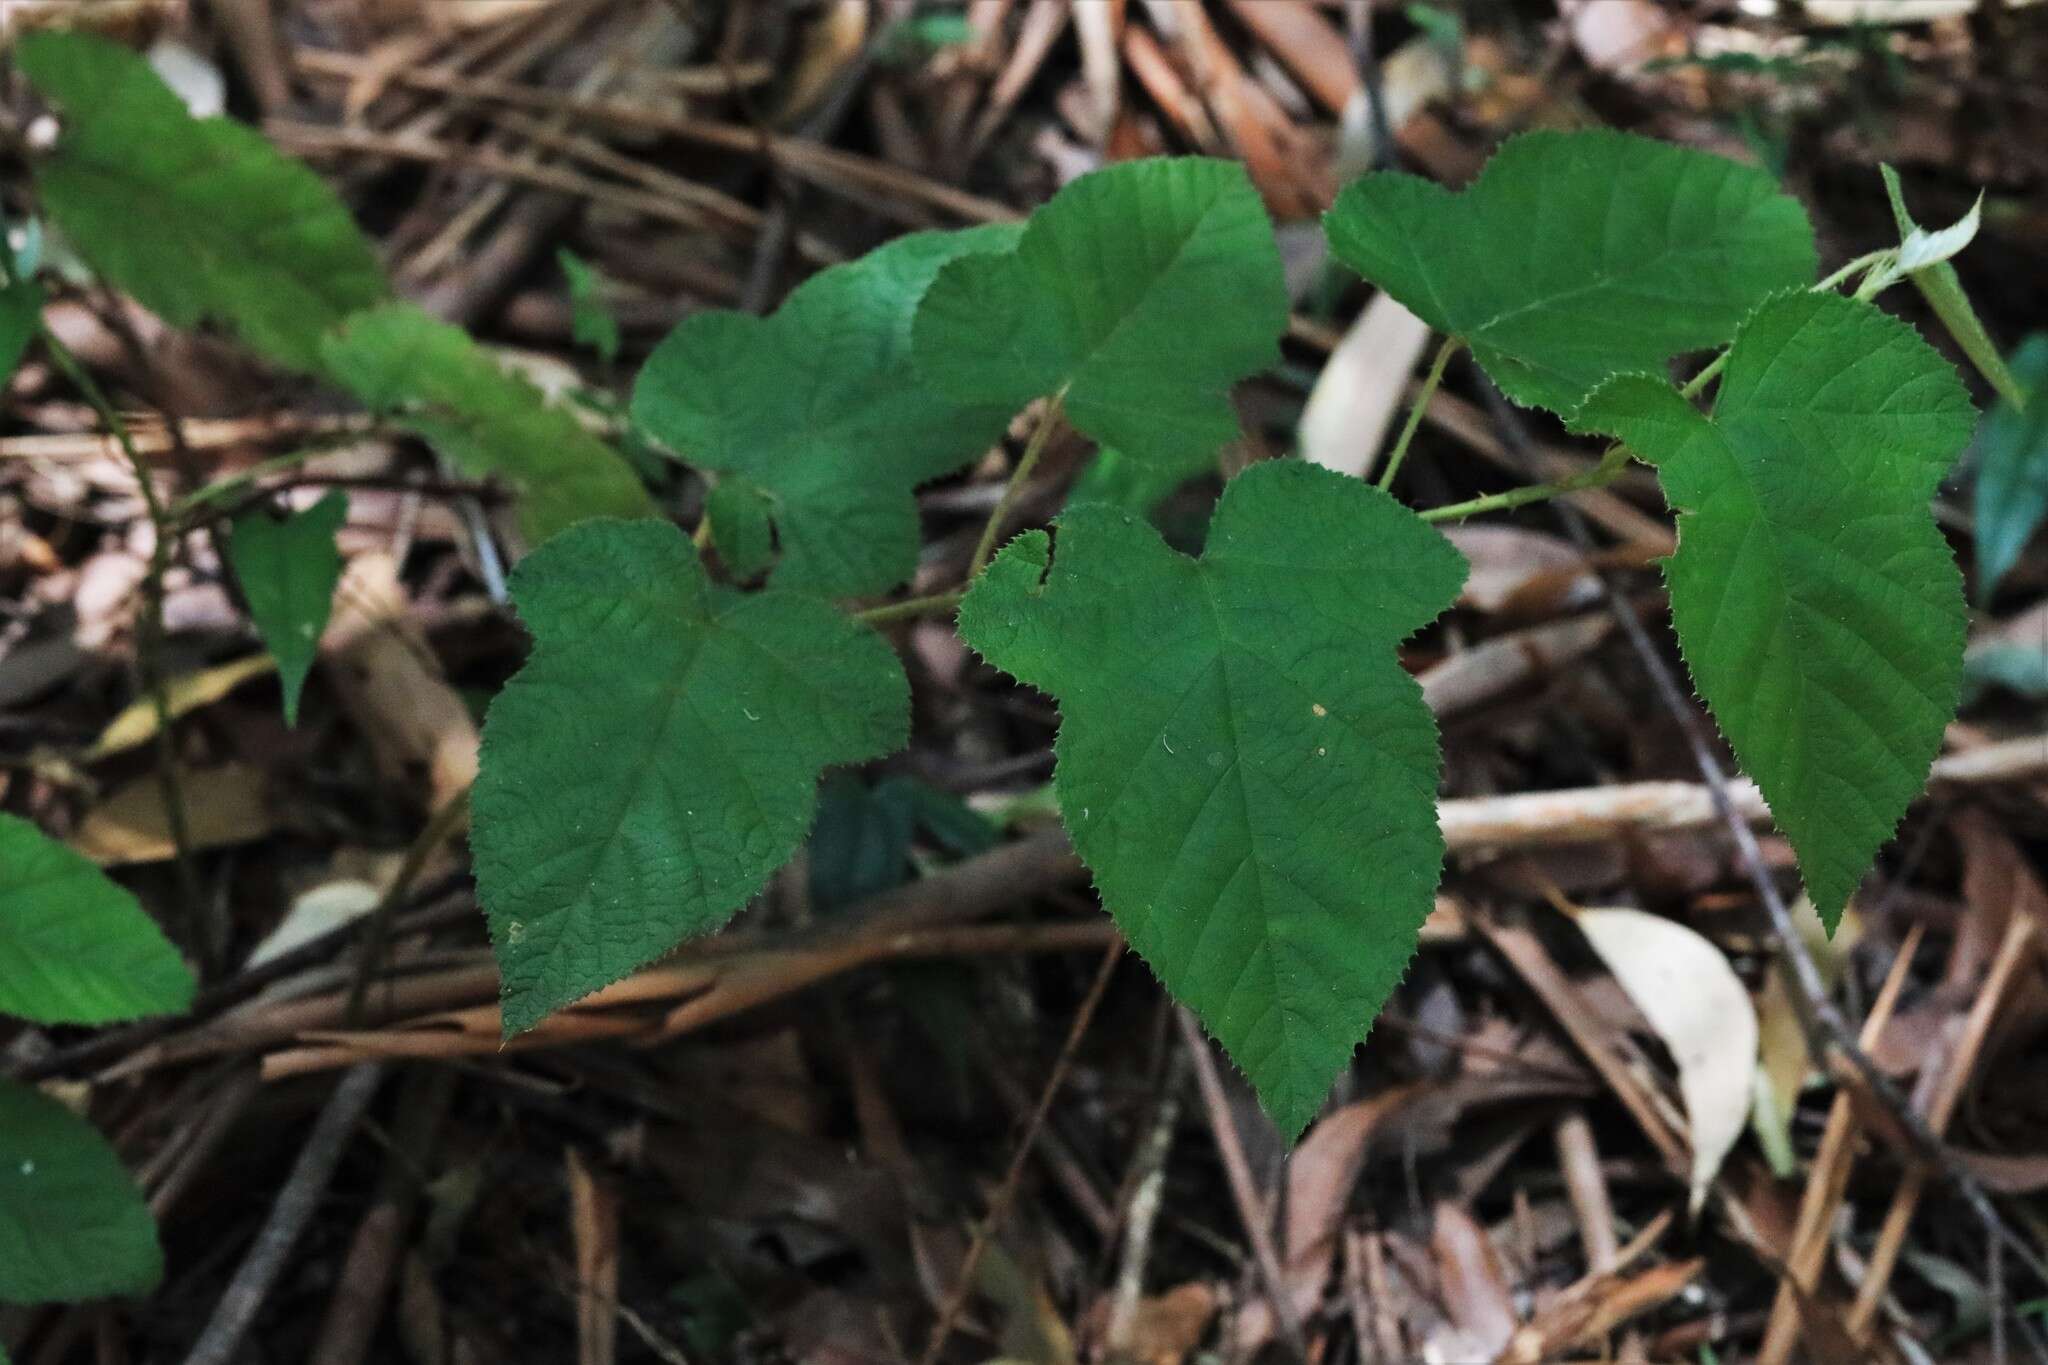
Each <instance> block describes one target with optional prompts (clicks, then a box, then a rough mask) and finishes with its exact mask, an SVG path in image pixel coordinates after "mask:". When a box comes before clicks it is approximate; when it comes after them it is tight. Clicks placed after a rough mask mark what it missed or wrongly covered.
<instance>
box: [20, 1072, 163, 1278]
mask: <svg viewBox="0 0 2048 1365" xmlns="http://www.w3.org/2000/svg"><path fill="white" fill-rule="evenodd" d="M162 1278H163V1251H162V1249H161V1248H160V1247H159V1246H158V1245H157V1239H156V1221H155V1220H154V1219H153V1218H151V1217H150V1213H149V1206H148V1205H147V1204H145V1203H144V1202H143V1200H142V1192H141V1191H140V1190H138V1189H137V1188H136V1187H135V1182H134V1181H133V1180H132V1179H130V1178H129V1175H128V1172H127V1170H126V1169H125V1168H123V1167H122V1165H121V1159H120V1158H119V1157H118V1156H116V1155H115V1154H114V1149H113V1148H112V1147H109V1146H108V1145H107V1142H106V1139H105V1138H102V1137H101V1136H100V1135H99V1133H98V1132H97V1131H96V1130H95V1129H94V1128H93V1126H92V1125H91V1124H89V1123H87V1122H86V1121H85V1120H84V1119H81V1118H79V1117H78V1116H77V1115H75V1114H73V1113H72V1112H71V1111H70V1110H69V1109H66V1108H65V1107H64V1106H63V1105H61V1104H59V1103H57V1101H55V1100H53V1099H50V1098H49V1097H47V1096H45V1095H43V1094H41V1093H40V1092H38V1091H36V1090H33V1089H31V1088H29V1087H28V1086H23V1085H12V1084H9V1083H8V1082H5V1081H0V1301H4V1302H10V1303H75V1302H77V1301H79V1300H81V1299H98V1298H106V1297H109V1296H111V1295H116V1294H146V1293H148V1292H149V1291H150V1290H152V1289H154V1288H156V1285H157V1281H159V1280H160V1279H162Z"/></svg>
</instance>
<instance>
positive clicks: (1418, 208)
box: [1323, 131, 1814, 413]
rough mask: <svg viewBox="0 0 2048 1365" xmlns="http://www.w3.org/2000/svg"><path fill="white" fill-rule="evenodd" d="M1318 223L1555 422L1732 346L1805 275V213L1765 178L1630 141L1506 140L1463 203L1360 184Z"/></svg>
mask: <svg viewBox="0 0 2048 1365" xmlns="http://www.w3.org/2000/svg"><path fill="white" fill-rule="evenodd" d="M1323 222H1324V226H1325V228H1326V230H1327V231H1328V233H1329V237H1330V249H1331V250H1332V251H1334V252H1336V254H1337V255H1338V256H1339V257H1341V258H1342V259H1343V260H1344V261H1345V262H1346V263H1347V264H1349V265H1350V266H1351V267H1352V268H1353V269H1354V270H1356V271H1358V273H1359V274H1361V275H1363V276H1364V277H1365V278H1366V279H1368V280H1370V281H1371V282H1372V283H1374V284H1376V285H1378V286H1380V287H1381V288H1382V289H1385V290H1386V291H1387V292H1388V293H1390V294H1392V295H1393V296H1394V297H1395V298H1397V299H1399V300H1400V301H1401V302H1402V303H1404V304H1406V305H1407V306H1408V307H1409V308H1410V309H1412V310H1414V312H1415V313H1416V315H1417V316H1419V317H1421V318H1422V319H1423V321H1425V322H1427V323H1428V324H1429V325H1430V326H1432V327H1434V328H1436V329H1437V330H1438V331H1440V332H1446V333H1449V334H1451V335H1453V336H1457V337H1461V338H1463V339H1464V341H1465V342H1466V344H1467V345H1469V346H1470V347H1471V348H1472V354H1473V356H1474V357H1475V358H1476V359H1477V360H1478V361H1479V363H1480V364H1481V365H1482V366H1484V367H1485V369H1486V372H1487V374H1489V375H1491V376H1492V378H1493V381H1494V382H1495V383H1496V384H1498V385H1499V386H1500V388H1501V391H1502V392H1503V393H1505V394H1506V395H1507V396H1508V397H1510V398H1512V399H1514V400H1515V401H1516V402H1518V403H1524V404H1528V405H1531V406H1534V407H1543V408H1549V409H1550V410H1552V411H1553V412H1562V413H1569V412H1571V411H1572V410H1573V409H1574V408H1576V407H1577V406H1578V404H1579V400H1580V399H1581V398H1583V397H1584V396H1585V395H1586V393H1587V391H1588V390H1590V389H1592V388H1593V387H1594V386H1595V385H1596V384H1598V383H1599V382H1600V381H1601V380H1603V379H1605V378H1607V377H1608V376H1609V375H1611V374H1617V373H1621V372H1624V371H1631V370H1648V369H1655V368H1659V367H1661V366H1663V365H1664V364H1665V363H1666V362H1667V361H1669V360H1670V359H1671V357H1673V356H1675V355H1678V354H1679V353H1681V352H1684V351H1691V350H1697V349H1699V348H1701V347H1705V346H1712V345H1717V344H1719V343H1721V342H1724V341H1726V340H1727V339H1728V338H1729V337H1730V336H1732V335H1733V334H1734V332H1735V328H1736V327H1737V325H1738V324H1740V323H1741V321H1742V319H1743V317H1744V316H1745V315H1746V314H1748V312H1749V311H1750V309H1752V308H1754V307H1755V306H1756V305H1757V304H1758V303H1760V302H1762V301H1763V299H1764V298H1765V296H1766V295H1769V294H1771V293H1773V292H1774V291H1776V290H1780V289H1784V288H1788V287H1792V286H1797V285H1803V284H1807V283H1809V282H1810V281H1811V280H1812V279H1813V271H1814V251H1813V230H1812V228H1811V227H1809V226H1808V224H1807V221H1806V214H1805V212H1804V211H1803V210H1802V209H1801V208H1800V207H1799V204H1798V202H1797V201H1795V200H1793V199H1791V198H1789V197H1787V196H1786V195H1784V194H1781V193H1779V192H1778V188H1777V186H1776V185H1775V184H1774V183H1773V182H1772V180H1771V178H1770V177H1769V176H1768V175H1766V174H1765V173H1763V172H1762V171H1759V170H1756V169H1754V168H1753V167H1748V166H1739V165H1737V164H1736V163H1734V162H1732V161H1725V160H1723V159H1722V158H1720V157H1717V156H1710V155H1708V154H1706V153H1704V152H1696V151H1691V150H1689V149H1686V148H1683V147H1674V146H1670V145H1667V144H1665V143H1661V142H1651V141H1649V140H1648V139H1645V138H1639V137H1633V136H1630V135H1628V134H1626V133H1615V132H1605V131H1595V132H1577V133H1551V132H1543V133H1528V134H1525V135H1523V136H1521V137H1517V138H1513V139H1511V140H1510V141H1509V142H1508V143H1507V144H1506V145H1505V146H1503V147H1502V148H1501V149H1500V151H1499V152H1498V153H1497V154H1496V155H1495V156H1494V157H1493V159H1492V160H1491V161H1488V162H1487V163H1486V169H1485V170H1484V171H1482V172H1481V173H1480V175H1479V179H1478V180H1476V181H1474V182H1473V184H1472V186H1471V188H1470V189H1467V190H1466V191H1465V192H1463V193H1462V194H1453V193H1451V192H1450V191H1448V190H1446V189H1443V188H1442V187H1441V186H1438V185H1435V184H1432V183H1431V182H1429V181H1427V180H1421V179H1418V178H1417V177H1415V176H1412V175H1400V174H1376V175H1368V176H1366V177H1365V178H1364V179H1362V180H1359V181H1358V182H1357V183H1356V184H1353V185H1352V186H1351V187H1350V188H1349V189H1347V190H1345V191H1344V192H1343V194H1341V195H1339V196H1338V198H1337V205H1336V207H1335V208H1333V209H1331V210H1330V212H1329V214H1328V215H1326V216H1325V218H1324V220H1323Z"/></svg>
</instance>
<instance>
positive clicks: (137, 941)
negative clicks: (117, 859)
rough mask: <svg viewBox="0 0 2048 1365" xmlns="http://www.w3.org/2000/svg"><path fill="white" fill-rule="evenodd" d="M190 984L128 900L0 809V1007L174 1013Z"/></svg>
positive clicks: (75, 1018)
mask: <svg viewBox="0 0 2048 1365" xmlns="http://www.w3.org/2000/svg"><path fill="white" fill-rule="evenodd" d="M192 990H193V983H192V973H191V972H190V971H189V970H187V968H186V966H185V963H184V960H183V959H182V958H180V957H179V956H178V951H177V949H175V948H173V947H172V946H171V944H170V941H169V940H168V939H166V938H165V937H164V935H163V931H162V930H160V929H158V928H157V926H156V922H155V921H154V920H152V919H151V918H150V917H149V916H148V915H147V914H145V913H144V912H143V909H142V907H141V906H140V905H138V904H137V903H136V900H135V897H133V896H131V895H130V894H128V892H127V891H125V890H124V889H122V888H121V887H120V886H118V885H116V884H115V883H114V882H113V881H111V880H109V879H108V877H107V875H106V874H105V873H104V872H102V871H100V870H99V868H97V867H95V866H93V864H92V863H91V862H89V861H88V860H87V859H86V858H84V857H83V856H81V855H80V854H78V853H75V852H73V851H72V850H71V849H69V848H67V847H65V846H64V845H63V844H60V843H58V842H57V841H56V840H55V839H52V838H50V837H49V836H48V835H46V834H44V833H43V832H42V831H41V830H39V829H37V828H36V827H35V826H34V825H32V824H30V823H29V822H28V821H26V820H22V819H20V818H18V817H16V816H12V815H6V814H0V1013H4V1014H13V1015H19V1016H20V1017H21V1018H23V1019H27V1020H30V1021H31V1022H33V1023H38V1024H110V1023H115V1022H117V1021H119V1020H124V1019H136V1018H140V1017H142V1016H143V1015H150V1014H176V1013H178V1012H179V1011H181V1010H183V1009H185V1008H186V1007H187V1006H189V1005H190V1004H191V1003H192ZM0 1260H4V1257H0Z"/></svg>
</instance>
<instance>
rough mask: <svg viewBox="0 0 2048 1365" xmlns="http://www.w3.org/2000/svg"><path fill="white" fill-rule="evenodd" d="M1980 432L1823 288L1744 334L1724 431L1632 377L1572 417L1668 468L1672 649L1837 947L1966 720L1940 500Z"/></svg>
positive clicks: (1932, 377) (1953, 381) (1942, 379)
mask: <svg viewBox="0 0 2048 1365" xmlns="http://www.w3.org/2000/svg"><path fill="white" fill-rule="evenodd" d="M1971 418H1972V412H1971V407H1970V397H1969V394H1968V393H1967V392H1966V391H1965V390H1964V389H1963V386H1962V384H1961V382H1960V381H1959V380H1958V379H1957V378H1956V374H1955V371H1954V369H1953V368H1951V367H1950V365H1949V364H1948V362H1947V361H1945V360H1943V359H1942V358H1941V356H1940V355H1938V354H1937V353H1936V352H1935V350H1934V349H1933V348H1932V347H1931V346H1929V345H1928V344H1927V343H1926V342H1924V341H1922V340H1921V339H1920V337H1919V336H1918V335H1917V334H1916V333H1914V331H1913V330H1912V329H1911V328H1909V327H1907V326H1906V325H1905V324H1904V323H1902V322H1899V321H1898V320H1896V319H1894V318H1892V317H1889V316H1887V315H1886V314H1884V313H1882V312H1880V311H1879V310H1878V309H1876V308H1875V307H1873V306H1872V305H1870V304H1867V303H1859V302H1856V301H1853V300H1850V299H1845V298H1842V297H1840V296H1839V295H1835V294H1811V293H1802V294H1793V295H1786V296H1783V297H1780V298H1776V299H1773V300H1771V301H1770V302H1769V303H1767V304H1765V305H1764V306H1763V307H1762V308H1760V309H1758V310H1757V312H1756V314H1755V315H1754V316H1753V317H1751V318H1750V319H1749V321H1747V322H1745V323H1744V324H1743V325H1742V329H1741V331H1740V332H1738V333H1737V335H1736V339H1735V345H1734V347H1733V349H1731V350H1730V352H1729V354H1728V367H1727V369H1726V371H1725V372H1724V373H1723V375H1722V377H1721V387H1720V390H1719V393H1718V395H1717V396H1716V399H1715V403H1714V413H1713V416H1712V417H1708V416H1707V415H1706V414H1704V413H1702V412H1701V411H1700V410H1699V409H1697V408H1695V407H1693V406H1692V404H1690V403H1688V402H1687V401H1686V400H1685V399H1683V398H1682V397H1680V396H1679V394H1678V392H1677V390H1675V389H1673V388H1672V387H1671V386H1670V385H1669V384H1667V383H1665V382H1664V381H1663V380H1661V379H1653V378H1650V377H1648V376H1643V375H1635V376H1623V377H1621V378H1618V379H1614V380H1612V381H1610V382H1608V383H1607V384H1605V385H1603V386H1602V387H1601V388H1600V389H1598V390H1597V391H1595V392H1594V393H1593V395H1592V396H1591V397H1590V398H1588V399H1587V401H1586V405H1585V407H1584V408H1583V409H1582V410H1581V411H1580V413H1579V415H1578V418H1577V422H1578V424H1579V425H1580V426H1581V427H1582V428H1583V429H1586V430H1589V431H1598V432H1604V433H1606V434H1608V435H1612V436H1618V437H1620V438H1621V439H1622V440H1624V441H1626V442H1627V443H1628V444H1629V446H1630V447H1631V448H1632V449H1634V450H1635V451H1637V452H1638V453H1639V454H1641V455H1642V457H1643V458H1644V459H1646V460H1648V461H1650V463H1652V464H1654V465H1656V466H1657V473H1658V477H1659V479H1660V480H1661V481H1662V483H1663V485H1664V494H1665V497H1666V498H1668V499H1669V500H1670V502H1671V505H1672V506H1673V507H1675V508H1677V509H1678V512H1679V518H1678V553H1677V554H1675V555H1674V556H1672V558H1671V559H1670V560H1668V561H1667V562H1666V564H1665V567H1664V576H1665V579H1666V581H1667V582H1668V583H1669V584H1670V588H1671V619H1672V624H1673V625H1674V626H1676V627H1677V630H1678V642H1679V645H1680V647H1681V648H1682V649H1683V651H1684V653H1685V658H1686V662H1687V664H1688V665H1690V667H1691V669H1692V676H1693V681H1694V682H1695V683H1697V684H1698V686H1699V689H1700V693H1701V695H1702V696H1704V697H1705V698H1706V701H1707V706H1708V707H1709V708H1710V709H1711V710H1712V711H1713V713H1714V718H1715V719H1716V720H1717V721H1718V722H1719V723H1720V726H1721V730H1722V732H1723V733H1724V734H1726V735H1727V736H1728V742H1729V744H1731V745H1732V746H1733V747H1734V749H1735V755H1736V757H1737V758H1738V759H1740V760H1741V762H1742V766H1743V769H1744V770H1745V771H1747V772H1748V773H1749V775H1750V776H1751V777H1752V778H1753V779H1755V781H1756V784H1757V787H1758V789H1759V790H1761V791H1762V792H1763V795H1764V799H1765V800H1766V801H1768V802H1769V803H1770V807H1771V812H1772V815H1773V816H1774V818H1775V819H1776V820H1777V822H1778V827H1779V828H1780V829H1782V830H1783V831H1784V832H1785V835H1786V837H1787V838H1789V839H1790V840H1791V841H1792V847H1793V849H1794V850H1795V851H1796V852H1797V853H1798V855H1799V866H1800V868H1801V870H1802V871H1803V872H1804V873H1805V876H1806V884H1807V890H1808V892H1809V893H1810V894H1811V895H1812V897H1813V902H1814V905H1815V907H1816V908H1817V909H1818V910H1819V911H1820V914H1821V918H1822V920H1823V921H1824V922H1825V923H1826V925H1827V926H1828V929H1829V931H1830V932H1832V931H1833V929H1834V927H1835V925H1836V923H1837V922H1838V921H1839V920H1840V919H1841V915H1842V907H1843V905H1844V904H1845V903H1846V902H1847V901H1848V898H1849V895H1850V893H1851V892H1853V891H1854V890H1855V889H1856V884H1857V882H1858V881H1859V880H1860V879H1861V877H1862V875H1863V871H1864V869H1865V868H1866V867H1868V866H1869V864H1870V859H1871V856H1872V855H1873V854H1874V853H1875V852H1876V851H1877V848H1878V846H1879V845H1880V844H1882V843H1883V842H1884V841H1885V840H1886V839H1888V838H1890V837H1891V834H1892V831H1893V830H1894V829H1895V828H1897V826H1898V822H1899V817H1900V816H1902V815H1903V814H1904V813H1905V810H1906V806H1907V804H1908V803H1909V802H1910V801H1912V799H1913V798H1914V797H1915V796H1917V795H1918V794H1919V792H1920V789H1921V787H1922V786H1923V785H1925V783H1926V781H1927V770H1928V766H1929V765H1930V764H1931V763H1932V762H1933V760H1934V755H1935V754H1936V752H1937V751H1938V750H1939V749H1940V747H1941V736H1942V730H1943V727H1944V726H1946V725H1947V723H1948V720H1949V718H1950V717H1951V716H1952V715H1953V714H1954V713H1955V707H1956V698H1957V696H1958V694H1959V692H1960V689H1961V685H1962V671H1963V662H1962V660H1963V634H1964V628H1965V625H1966V620H1967V617H1966V610H1965V607H1964V603H1963V590H1962V583H1963V580H1962V574H1961V573H1960V571H1959V570H1958V569H1957V568H1956V563H1955V557H1954V556H1953V555H1952V554H1951V553H1950V552H1949V547H1948V543H1947V542H1946V541H1945V540H1943V539H1942V536H1941V533H1940V531H1939V530H1937V529H1936V528H1935V524H1934V518H1933V516H1932V515H1931V514H1930V512H1929V510H1928V500H1929V499H1930V498H1931V497H1932V496H1933V494H1934V489H1935V486H1936V485H1937V484H1939V483H1940V481H1941V479H1942V476H1943V475H1944V474H1946V473H1947V471H1948V468H1949V465H1950V464H1951V463H1953V461H1954V460H1955V457H1956V455H1957V453H1958V452H1959V451H1961V450H1962V448H1963V445H1964V444H1965V443H1966V442H1967V441H1968V440H1969V439H1970V427H1971Z"/></svg>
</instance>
